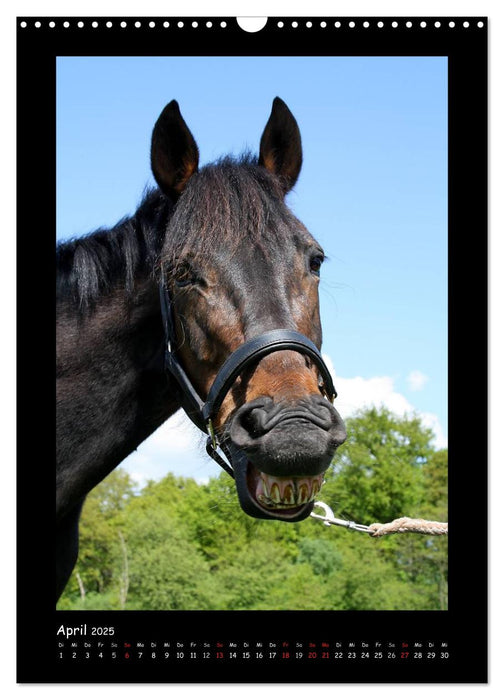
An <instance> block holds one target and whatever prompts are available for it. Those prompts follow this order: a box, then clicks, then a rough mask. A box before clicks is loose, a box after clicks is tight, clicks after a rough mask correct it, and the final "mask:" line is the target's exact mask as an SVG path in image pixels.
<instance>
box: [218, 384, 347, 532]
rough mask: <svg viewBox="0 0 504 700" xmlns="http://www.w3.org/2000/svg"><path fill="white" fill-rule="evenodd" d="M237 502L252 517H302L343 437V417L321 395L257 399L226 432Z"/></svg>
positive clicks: (313, 499)
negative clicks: (284, 399) (277, 400)
mask: <svg viewBox="0 0 504 700" xmlns="http://www.w3.org/2000/svg"><path fill="white" fill-rule="evenodd" d="M227 436H228V440H227V443H226V444H227V448H228V450H229V453H230V456H231V461H232V464H233V468H234V472H235V478H236V486H237V491H238V497H239V500H240V505H241V507H242V508H243V510H244V511H245V512H246V513H247V514H248V515H252V516H253V517H256V518H266V519H277V520H289V521H297V520H302V519H304V518H306V517H307V516H308V515H309V514H310V512H311V510H312V508H313V503H314V501H315V500H316V497H317V494H318V492H319V490H320V488H321V486H322V483H323V477H324V473H325V471H326V470H327V468H328V467H329V465H330V463H331V460H332V458H333V456H334V453H335V451H336V449H337V447H338V446H339V445H341V444H342V443H343V442H344V440H345V439H346V430H345V426H344V423H343V420H342V419H341V417H340V416H339V414H338V413H337V411H336V410H335V409H334V407H333V406H332V405H331V404H330V403H329V402H328V401H327V400H326V399H324V398H323V397H321V396H309V397H306V398H303V399H301V400H298V401H296V402H295V403H286V402H282V403H278V404H277V403H275V402H273V400H272V399H271V398H258V399H255V400H254V401H251V402H250V403H247V404H245V405H244V406H242V407H241V408H240V409H239V410H238V411H237V412H236V413H235V415H234V416H233V418H232V420H231V422H230V425H229V426H228V430H227Z"/></svg>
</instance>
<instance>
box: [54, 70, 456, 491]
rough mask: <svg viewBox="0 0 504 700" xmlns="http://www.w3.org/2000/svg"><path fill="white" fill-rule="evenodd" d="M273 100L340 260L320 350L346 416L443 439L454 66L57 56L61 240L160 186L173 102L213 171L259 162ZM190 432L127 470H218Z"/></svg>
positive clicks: (161, 434)
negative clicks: (164, 125)
mask: <svg viewBox="0 0 504 700" xmlns="http://www.w3.org/2000/svg"><path fill="white" fill-rule="evenodd" d="M276 95H278V96H280V97H282V99H283V100H285V102H286V103H287V104H288V105H289V107H290V109H291V111H292V112H293V114H294V115H295V117H296V119H297V120H298V123H299V126H300V129H301V136H302V139H303V149H304V164H303V169H302V172H301V175H300V178H299V180H298V183H297V185H296V187H295V189H294V191H293V192H291V193H290V194H289V195H288V202H289V204H290V206H291V208H292V209H293V210H294V212H295V214H296V215H297V216H298V217H299V218H300V219H301V220H302V221H303V222H304V223H305V224H306V225H307V227H308V228H309V229H310V231H311V232H312V234H313V235H314V236H315V237H316V238H317V239H318V240H319V241H320V243H321V244H322V246H323V248H324V250H325V251H326V253H327V255H328V256H329V261H328V262H326V263H325V264H324V268H323V272H322V283H321V293H320V300H321V313H322V322H323V330H324V345H323V352H324V353H325V354H326V355H327V356H328V357H329V361H330V362H331V363H332V366H333V367H334V374H335V375H336V383H337V389H338V393H339V398H338V408H339V410H340V412H341V413H342V414H343V415H344V416H345V415H350V414H351V413H352V411H353V410H355V409H356V408H358V407H361V406H364V405H366V404H368V405H369V404H380V403H383V404H385V405H387V406H388V407H389V408H391V409H392V410H394V411H396V412H397V413H402V412H404V411H411V410H416V411H417V412H418V413H420V414H421V415H422V416H423V417H424V420H425V423H426V424H428V425H430V426H432V427H433V428H434V429H435V430H436V435H437V444H438V445H443V444H446V437H447V62H446V59H445V58H443V57H329V58H325V57H308V58H305V57H283V58H282V57H280V58H272V57H264V58H258V57H231V58H224V57H223V58H219V57H203V58H200V57H188V58H186V57H180V58H176V57H175V58H170V57H163V58H151V57H142V58H135V57H116V58H100V57H97V58H91V57H63V58H59V59H58V63H57V238H58V239H59V240H61V239H64V238H67V237H69V236H75V235H80V234H85V233H87V232H89V231H91V230H93V229H95V228H98V227H100V226H104V225H113V224H115V223H116V222H117V220H118V219H120V218H122V217H123V216H124V215H126V214H131V213H133V212H134V210H135V208H136V205H137V204H138V202H139V200H140V198H141V195H142V192H143V190H144V188H145V187H146V186H147V185H152V184H153V178H152V175H151V173H150V168H149V143H150V135H151V131H152V127H153V125H154V122H155V121H156V119H157V117H158V115H159V113H160V112H161V110H162V109H163V107H164V105H165V104H166V103H167V102H169V101H170V100H171V99H173V98H175V99H177V100H178V102H179V104H180V108H181V111H182V114H183V116H184V118H185V120H186V122H187V124H188V125H189V128H190V129H191V131H192V132H193V134H194V136H195V138H196V141H197V142H198V146H199V148H200V162H201V163H206V162H210V161H212V160H214V159H216V158H218V157H219V156H221V155H223V154H225V153H230V152H231V153H235V154H237V153H239V152H241V151H242V150H243V149H246V148H248V149H251V150H253V151H256V150H257V148H258V144H259V140H260V136H261V133H262V130H263V128H264V126H265V124H266V121H267V118H268V116H269V112H270V109H271V102H272V100H273V98H274V97H275V96H276ZM173 423H174V422H173V421H171V422H170V425H173ZM184 425H185V422H184V421H183V419H181V418H180V417H177V418H176V419H175V428H170V426H167V427H165V428H164V429H162V430H161V431H158V433H156V434H155V436H153V438H151V440H150V441H146V443H144V444H143V445H142V446H141V447H140V449H139V450H138V451H137V452H136V453H135V454H134V455H132V456H131V457H130V458H128V460H126V462H125V463H124V466H125V467H126V468H128V469H129V471H130V472H131V473H133V474H135V475H136V476H138V477H139V478H145V477H146V476H148V477H151V478H160V477H161V476H162V475H163V473H165V472H167V471H169V470H171V471H175V472H176V473H181V474H184V475H192V476H195V478H198V479H204V478H207V477H208V475H210V474H214V473H217V471H216V470H218V467H216V468H214V467H213V465H211V463H209V462H208V460H207V458H206V456H204V455H203V454H202V452H201V447H200V438H199V436H198V434H197V432H193V430H192V428H190V429H189V430H188V431H185V432H184V430H185V428H184V427H183V426H184ZM170 431H171V432H170Z"/></svg>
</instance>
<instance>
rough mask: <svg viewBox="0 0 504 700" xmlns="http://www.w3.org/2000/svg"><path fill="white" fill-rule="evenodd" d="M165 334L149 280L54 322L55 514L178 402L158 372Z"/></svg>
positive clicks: (67, 311)
mask: <svg viewBox="0 0 504 700" xmlns="http://www.w3.org/2000/svg"><path fill="white" fill-rule="evenodd" d="M163 347H164V336H163V329H162V323H161V316H160V307H159V299H158V293H157V288H156V285H155V283H154V282H153V281H152V280H151V279H147V278H146V279H144V280H140V281H138V283H137V286H136V289H135V293H134V295H130V296H127V295H126V293H125V292H124V291H120V290H116V291H115V292H113V293H111V294H108V295H107V296H105V297H103V298H102V299H100V300H98V302H97V303H96V306H95V307H94V309H93V311H92V312H90V313H88V314H86V315H84V316H81V317H79V315H78V314H76V313H75V311H74V310H73V309H71V308H70V307H69V306H67V307H65V306H64V305H61V306H60V308H59V309H58V322H57V348H58V351H57V353H58V354H57V383H56V384H57V390H56V391H57V425H56V432H57V485H58V491H57V494H58V495H57V500H58V509H59V512H60V513H64V512H67V510H68V508H70V507H71V506H72V505H73V504H74V503H75V502H76V501H78V500H79V499H81V498H82V497H83V496H85V494H86V493H87V492H88V491H89V490H90V489H91V488H93V487H94V486H95V485H96V484H97V483H99V482H100V481H101V480H102V479H103V478H104V477H105V476H106V475H107V474H108V473H109V472H110V471H111V470H112V469H114V467H116V466H117V465H118V464H119V463H120V462H121V461H122V460H123V459H125V458H126V457H127V456H128V455H129V454H130V453H131V452H132V451H133V450H135V449H136V448H137V447H138V445H139V444H140V443H141V442H142V441H143V440H145V439H146V438H147V437H148V436H149V435H150V434H151V433H152V432H154V430H156V428H158V427H159V426H160V425H161V424H162V423H163V422H164V421H165V420H166V419H167V418H168V417H169V416H170V415H171V414H172V413H174V412H175V410H177V408H178V407H179V404H178V402H177V399H176V398H175V395H174V393H173V386H172V385H171V383H170V381H169V380H168V379H167V377H166V375H165V374H164V372H163Z"/></svg>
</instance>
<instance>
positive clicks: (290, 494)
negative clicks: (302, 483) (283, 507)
mask: <svg viewBox="0 0 504 700" xmlns="http://www.w3.org/2000/svg"><path fill="white" fill-rule="evenodd" d="M283 501H284V503H288V504H289V505H294V504H295V503H296V499H295V498H294V489H293V488H292V486H291V485H290V484H287V486H286V487H285V489H284V494H283Z"/></svg>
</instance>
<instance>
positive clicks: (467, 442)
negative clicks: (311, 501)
mask: <svg viewBox="0 0 504 700" xmlns="http://www.w3.org/2000/svg"><path fill="white" fill-rule="evenodd" d="M122 19H124V21H126V23H127V26H126V27H124V28H122V27H120V22H121V21H122ZM165 20H166V21H168V22H169V23H170V28H169V29H166V28H164V27H163V21H165ZM93 21H95V22H97V26H96V27H93V26H92V22H93ZM151 21H153V22H155V24H156V26H155V27H154V28H151V27H149V22H151ZM195 21H196V22H197V23H198V26H197V27H193V23H194V22H195ZM307 21H311V22H312V26H311V27H310V28H309V29H307V28H306V22H307ZM336 21H339V22H340V26H339V27H338V28H337V29H336V28H335V26H334V25H335V22H336ZM50 22H53V23H54V26H52V27H51V26H50ZM79 22H82V24H83V26H82V27H79V26H78V23H79ZM109 22H110V23H112V26H110V27H108V26H107V23H109ZM138 22H139V23H140V26H139V27H136V26H135V23H138ZM207 22H212V28H211V29H210V28H208V27H207V26H206V25H207ZM221 22H225V23H226V27H225V28H223V27H221ZM279 22H282V23H283V27H279ZM293 22H296V23H297V27H293V24H292V23H293ZM321 22H325V23H326V26H325V27H322V26H321ZM365 22H368V26H367V27H366V26H365V24H364V23H365ZM379 22H381V23H382V24H383V26H381V27H380V26H379V25H378V23H379ZM422 22H423V23H425V26H422ZM435 22H439V23H440V26H439V27H435V26H434V23H435ZM65 23H68V26H65ZM179 23H182V25H183V26H178V25H179ZM394 23H396V26H394ZM408 23H410V24H411V26H408ZM450 23H453V26H451V25H450ZM464 23H466V24H467V23H468V25H467V26H465V25H464ZM16 24H17V56H18V59H17V61H18V62H17V110H18V137H17V147H18V170H17V187H18V200H17V222H18V225H17V309H18V311H17V318H18V331H17V342H18V402H17V422H18V435H17V453H18V502H17V513H18V522H17V527H18V532H17V538H18V568H17V577H18V598H17V606H18V607H17V611H18V630H17V652H18V657H17V658H18V682H21V683H33V682H35V683H40V682H51V683H58V682H79V683H85V682H110V683H112V682H121V683H125V682H142V683H147V682H156V683H160V682H161V683H163V682H164V683H169V682H177V683H180V682H188V683H198V682H206V683H208V682H219V683H222V682H226V681H233V682H237V681H240V682H245V683H254V682H256V683H257V682H268V683H271V682H283V683H293V682H296V683H300V682H301V683H302V682H309V683H314V682H323V683H341V682H346V683H347V682H355V683H378V682H387V683H392V682H402V683H404V682H411V683H432V682H436V683H439V682H441V683H484V682H486V681H487V631H488V630H487V615H488V611H487V565H488V562H487V532H486V520H487V518H486V513H487V483H488V482H487V479H488V476H487V446H486V436H487V157H488V155H487V30H488V20H487V18H485V17H456V18H450V17H425V18H423V17H414V18H408V17H344V18H337V17H315V18H312V17H288V18H285V17H273V18H271V17H270V18H269V20H268V22H267V25H266V27H265V28H264V29H262V30H261V31H260V32H258V33H248V32H245V31H243V30H242V29H240V27H239V26H238V24H237V21H236V19H235V18H233V17H222V18H221V17H219V18H216V17H198V18H195V17H166V18H164V17H152V18H147V17H124V18H118V17H96V18H92V17H57V18H51V17H19V18H17V20H16ZM352 24H353V26H352ZM37 25H39V26H37ZM65 55H66V56H92V55H96V56H115V55H128V56H131V55H136V56H164V55H171V56H196V55H199V56H204V55H222V56H233V55H236V56H337V55H342V56H384V55H386V56H447V57H448V107H449V109H448V124H449V126H448V152H449V182H448V245H449V270H448V292H449V293H448V304H449V323H448V332H449V343H448V357H449V373H448V377H449V380H448V385H449V411H448V420H449V424H448V425H449V429H448V432H449V522H450V535H449V606H448V611H442V612H430V611H429V612H425V611H415V612H395V611H394V612H392V611H390V612H371V611H313V612H312V611H310V612H308V611H307V612H284V611H265V612H257V611H250V612H248V611H247V612H222V611H214V612H193V611H191V612H117V611H116V612H69V611H56V610H55V608H54V599H53V590H54V586H53V581H54V575H53V570H54V566H53V562H54V553H53V544H52V543H53V526H54V482H53V479H52V477H51V474H53V472H52V469H53V467H52V463H53V458H54V454H55V445H54V433H55V431H54V418H53V415H54V379H53V373H52V367H53V366H54V364H53V363H54V356H55V339H54V286H53V282H54V278H53V276H52V275H49V274H48V270H49V269H53V268H52V265H53V258H52V255H53V250H54V248H53V245H54V232H55V229H56V225H55V223H56V206H55V204H56V196H55V195H56V193H55V187H56V185H55V183H56V57H57V56H65ZM426 284H428V280H426ZM50 368H51V369H50ZM470 370H472V371H470ZM469 373H470V374H469ZM469 376H471V377H476V378H477V380H476V381H473V382H472V383H470V382H469ZM40 416H42V418H43V423H42V422H40V421H39V422H40V425H43V429H40V430H39V431H38V434H37V438H36V443H37V444H36V445H34V444H33V440H30V438H28V437H27V433H28V426H30V425H31V424H33V421H34V419H37V420H39V417H40ZM31 432H32V431H31V430H30V433H31ZM476 440H477V448H476V450H474V444H475V442H476ZM471 447H472V449H469V448H471ZM475 451H476V452H477V454H475ZM469 509H470V510H474V509H477V512H478V513H479V515H480V519H479V522H480V526H479V529H478V530H476V531H475V530H469V529H468V528H467V526H466V524H465V518H466V514H467V512H468V510H469ZM84 623H85V624H87V625H88V626H89V627H90V626H92V625H99V626H104V625H106V626H113V627H115V629H116V634H117V637H118V639H120V640H128V639H130V640H136V639H148V638H153V639H162V638H164V637H166V638H170V639H178V640H183V641H185V642H187V643H189V642H190V641H191V640H202V639H208V640H210V641H212V642H216V640H219V639H221V640H234V639H238V640H239V639H252V640H264V642H265V643H266V644H267V643H268V641H269V640H274V641H279V640H282V639H286V640H291V641H295V640H299V639H300V640H304V641H305V642H308V641H313V642H314V643H320V642H321V641H324V640H326V639H328V640H335V639H338V640H341V641H349V640H353V641H356V642H358V641H359V640H368V641H373V640H379V639H394V640H397V642H398V643H399V642H401V641H406V642H410V643H413V642H414V641H415V640H420V641H427V640H434V641H436V642H437V643H439V642H446V644H447V648H448V649H449V658H448V659H445V660H444V661H443V662H441V661H440V660H437V661H436V662H435V663H434V662H433V663H427V662H418V663H414V662H413V661H407V662H404V663H400V662H397V663H395V664H393V665H392V664H387V663H378V662H376V663H375V662H369V661H367V662H365V663H359V661H358V660H354V661H353V662H349V661H342V662H338V663H336V662H330V661H329V662H327V663H325V662H323V661H322V660H320V659H317V660H315V661H312V662H308V661H307V660H306V661H302V662H301V661H299V662H295V661H292V662H290V661H289V662H288V663H287V664H286V665H285V666H282V665H281V664H279V663H270V662H268V661H263V662H261V663H259V664H255V663H253V662H251V661H247V662H245V661H242V662H241V661H238V660H234V661H230V660H226V659H223V660H220V661H212V662H199V661H198V662H186V663H185V662H181V663H179V664H175V663H174V664H169V665H166V664H165V665H163V664H158V665H154V664H150V665H148V666H142V665H140V664H128V663H127V662H125V661H121V662H118V663H116V664H108V665H98V664H97V663H95V662H93V663H92V664H85V663H78V664H72V663H58V662H57V658H56V652H57V649H56V630H57V628H58V627H59V626H60V625H62V624H63V625H65V626H79V625H82V624H84ZM28 652H29V653H28ZM232 669H234V671H232ZM312 669H313V671H312Z"/></svg>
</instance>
